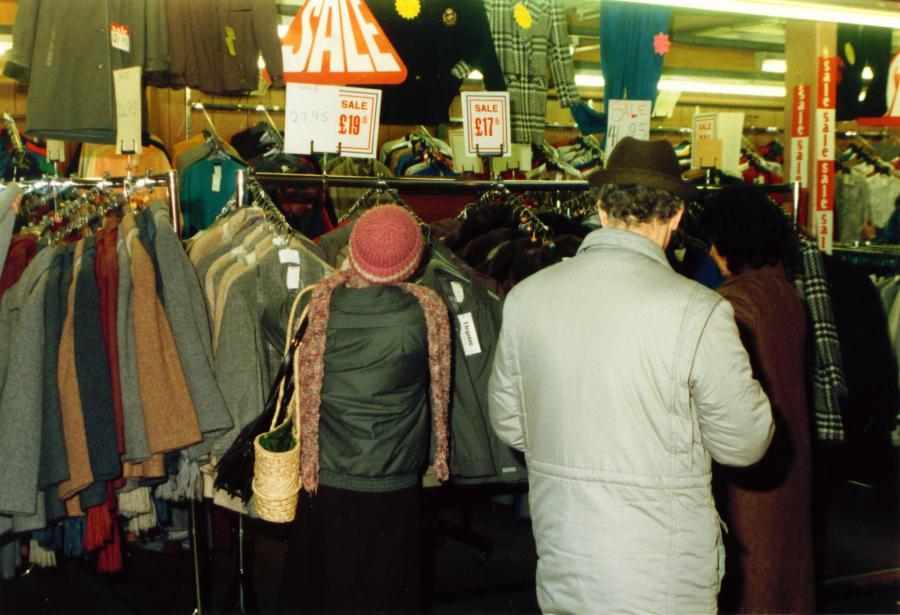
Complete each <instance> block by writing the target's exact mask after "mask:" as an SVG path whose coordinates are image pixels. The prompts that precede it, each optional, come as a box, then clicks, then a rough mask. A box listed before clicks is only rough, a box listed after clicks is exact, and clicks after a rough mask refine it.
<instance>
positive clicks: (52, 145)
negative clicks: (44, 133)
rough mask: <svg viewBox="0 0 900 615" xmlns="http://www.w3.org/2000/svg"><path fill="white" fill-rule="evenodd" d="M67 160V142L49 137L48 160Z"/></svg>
mask: <svg viewBox="0 0 900 615" xmlns="http://www.w3.org/2000/svg"><path fill="white" fill-rule="evenodd" d="M65 161H66V142H65V141H60V140H58V139H47V162H65Z"/></svg>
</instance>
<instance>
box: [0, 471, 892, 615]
mask: <svg viewBox="0 0 900 615" xmlns="http://www.w3.org/2000/svg"><path fill="white" fill-rule="evenodd" d="M872 482H875V483H878V481H872ZM897 493H898V490H897V485H896V483H894V484H893V485H891V484H890V483H888V484H885V483H884V481H881V483H880V484H871V482H870V483H867V482H861V481H855V482H848V481H843V480H841V481H834V482H833V483H832V484H831V485H830V486H829V488H828V493H827V494H824V495H823V496H822V497H823V499H822V500H821V501H824V502H827V507H828V512H827V515H825V518H824V519H823V520H824V523H821V524H820V528H821V535H820V539H821V542H822V544H823V545H824V546H823V547H822V548H820V550H819V576H820V581H819V583H818V604H819V611H820V612H823V613H898V612H900V520H898V515H897V506H898V498H897ZM820 503H821V502H820ZM426 510H427V512H428V514H427V518H428V520H429V522H428V524H427V525H428V527H429V532H428V535H429V541H428V542H429V544H430V545H431V558H430V560H431V562H432V566H430V567H429V568H430V572H431V573H432V574H430V575H429V582H428V586H429V587H430V590H429V591H428V592H427V593H428V595H429V612H430V613H435V614H443V613H516V614H520V613H537V612H538V607H537V602H536V599H535V594H534V567H535V553H534V541H533V538H532V535H531V526H530V524H529V522H528V520H527V519H526V518H524V516H523V515H522V514H521V507H517V506H515V505H513V500H512V498H511V497H508V496H507V497H497V496H496V495H492V494H491V493H489V492H487V491H478V490H476V491H474V492H472V491H460V492H454V491H452V490H450V491H449V492H443V491H441V492H429V493H428V494H427V495H426ZM467 525H468V526H469V527H468V529H466V527H465V526H467ZM214 526H215V527H216V528H217V531H218V533H219V535H220V537H225V538H228V536H226V535H224V534H223V532H226V530H223V529H222V526H221V524H214ZM208 533H209V532H208ZM473 534H474V535H475V538H473V536H472V535H473ZM246 536H247V539H246V544H247V550H246V551H247V566H248V569H249V570H250V571H251V574H250V576H251V578H252V583H251V584H250V586H249V587H248V592H247V595H246V596H245V601H246V606H247V608H248V610H250V611H255V610H257V608H258V609H259V610H260V611H262V612H267V611H270V610H271V608H272V607H273V604H274V601H275V598H276V591H277V587H278V583H279V581H280V575H281V568H282V562H283V557H284V531H283V529H282V528H280V527H278V526H274V525H271V524H266V523H262V522H248V523H247V527H246ZM220 542H221V541H220ZM226 542H227V541H226ZM175 546H176V550H177V551H178V552H174V553H158V552H152V551H149V550H145V549H141V548H135V547H130V548H129V549H128V550H127V553H126V571H125V572H124V573H123V574H120V575H116V576H113V577H101V576H98V575H97V574H95V573H94V572H93V567H92V566H91V565H90V564H89V563H87V562H83V561H70V562H66V563H64V564H63V565H61V566H60V567H59V568H57V569H52V570H35V571H32V572H31V573H29V574H28V575H26V576H24V577H22V578H18V579H15V580H13V581H9V582H5V583H3V584H0V613H16V614H18V613H39V614H48V615H49V614H55V613H142V614H143V613H148V614H149V613H191V612H192V611H193V608H194V605H195V602H196V598H195V594H194V585H193V563H192V562H193V560H192V558H191V555H190V552H188V551H185V550H178V546H179V545H178V543H175ZM232 547H233V544H232ZM236 561H237V560H236V554H235V550H234V549H233V548H232V550H231V551H230V552H223V551H217V550H213V551H208V552H207V555H206V556H205V557H203V558H202V561H201V566H200V567H201V572H202V574H203V576H204V577H205V578H206V579H207V580H208V583H207V590H208V591H207V592H206V594H205V595H203V596H202V602H203V606H204V611H205V612H215V613H235V612H239V608H238V592H237V585H236V584H235V583H233V580H234V579H235V570H236Z"/></svg>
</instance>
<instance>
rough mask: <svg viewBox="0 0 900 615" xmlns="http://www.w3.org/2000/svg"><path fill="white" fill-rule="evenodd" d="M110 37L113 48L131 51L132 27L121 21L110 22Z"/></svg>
mask: <svg viewBox="0 0 900 615" xmlns="http://www.w3.org/2000/svg"><path fill="white" fill-rule="evenodd" d="M109 38H110V43H111V44H112V46H113V49H118V50H119V51H124V52H126V53H130V52H131V28H129V27H128V26H125V25H122V24H120V23H110V24H109Z"/></svg>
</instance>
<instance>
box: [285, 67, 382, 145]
mask: <svg viewBox="0 0 900 615" xmlns="http://www.w3.org/2000/svg"><path fill="white" fill-rule="evenodd" d="M285 107H286V117H285V151H286V152H288V153H291V154H310V153H313V152H333V153H340V155H342V156H349V157H355V158H374V157H375V155H376V149H377V145H378V128H379V116H380V114H381V90H373V89H367V88H351V87H343V86H330V85H314V84H306V83H289V84H288V85H287V97H286V105H285Z"/></svg>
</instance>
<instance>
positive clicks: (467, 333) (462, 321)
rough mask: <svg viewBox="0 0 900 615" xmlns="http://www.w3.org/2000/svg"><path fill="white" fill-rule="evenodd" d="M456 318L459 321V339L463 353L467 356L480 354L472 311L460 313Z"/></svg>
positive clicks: (479, 344)
mask: <svg viewBox="0 0 900 615" xmlns="http://www.w3.org/2000/svg"><path fill="white" fill-rule="evenodd" d="M456 318H457V320H458V321H459V341H460V342H461V343H462V348H463V354H464V355H466V356H467V357H469V356H472V355H473V354H480V353H481V343H480V342H479V341H478V328H477V327H476V326H475V318H474V317H473V316H472V312H466V313H465V314H460V315H459V316H457V317H456Z"/></svg>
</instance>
